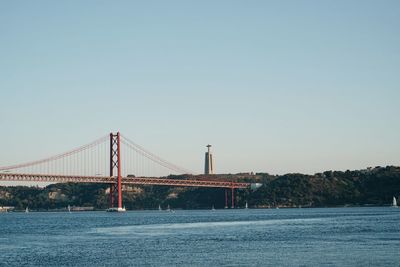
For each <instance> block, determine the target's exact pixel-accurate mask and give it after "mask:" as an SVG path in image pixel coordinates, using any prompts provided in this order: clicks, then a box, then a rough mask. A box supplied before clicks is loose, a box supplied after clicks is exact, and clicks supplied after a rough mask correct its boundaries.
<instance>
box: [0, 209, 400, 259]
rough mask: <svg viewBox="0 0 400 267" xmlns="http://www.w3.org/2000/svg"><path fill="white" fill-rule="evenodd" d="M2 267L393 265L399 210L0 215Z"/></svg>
mask: <svg viewBox="0 0 400 267" xmlns="http://www.w3.org/2000/svg"><path fill="white" fill-rule="evenodd" d="M0 265H2V266H83V265H86V266H111V265H114V266H174V265H180V266H217V265H220V266H276V265H279V266H400V209H395V208H389V207H379V208H326V209H279V210H278V209H258V210H253V209H249V210H239V209H238V210H217V211H211V210H200V211H199V210H196V211H189V210H185V211H181V210H178V211H176V212H174V213H173V212H167V211H130V212H126V213H106V212H73V213H61V212H59V213H51V212H48V213H39V212H37V213H36V212H30V213H16V212H15V213H0Z"/></svg>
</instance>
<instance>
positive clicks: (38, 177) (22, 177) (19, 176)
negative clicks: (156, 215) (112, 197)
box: [0, 173, 251, 188]
mask: <svg viewBox="0 0 400 267" xmlns="http://www.w3.org/2000/svg"><path fill="white" fill-rule="evenodd" d="M115 180H116V179H115V177H108V176H71V175H68V176H67V175H49V174H23V173H0V181H24V182H48V183H67V182H73V183H103V184H112V183H115ZM122 183H123V184H133V185H167V186H189V187H214V188H249V187H250V185H251V184H250V183H237V182H229V181H215V180H180V179H167V178H153V177H123V178H122Z"/></svg>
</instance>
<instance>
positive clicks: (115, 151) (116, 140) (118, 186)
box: [110, 132, 122, 209]
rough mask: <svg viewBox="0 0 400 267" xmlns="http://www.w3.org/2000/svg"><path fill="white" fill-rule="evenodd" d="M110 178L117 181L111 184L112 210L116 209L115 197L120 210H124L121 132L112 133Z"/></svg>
mask: <svg viewBox="0 0 400 267" xmlns="http://www.w3.org/2000/svg"><path fill="white" fill-rule="evenodd" d="M115 174H116V175H115ZM110 177H115V179H116V181H115V183H112V184H110V208H115V196H117V199H118V209H122V176H121V135H120V133H119V132H117V133H116V134H114V133H110Z"/></svg>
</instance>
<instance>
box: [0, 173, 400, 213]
mask: <svg viewBox="0 0 400 267" xmlns="http://www.w3.org/2000/svg"><path fill="white" fill-rule="evenodd" d="M174 178H181V179H185V178H187V176H179V177H177V176H175V177H174ZM191 178H192V179H193V177H191ZM197 178H199V179H202V178H203V179H204V178H206V177H204V176H200V177H197ZM212 178H213V179H231V180H236V181H246V182H260V183H263V187H261V188H260V189H259V190H257V191H255V192H251V191H250V190H238V191H237V193H236V205H237V206H239V207H243V206H244V205H245V202H246V201H247V202H248V204H249V206H250V207H275V206H280V207H297V206H303V207H321V206H341V205H387V204H389V203H390V202H391V199H392V197H393V196H396V197H399V196H400V167H393V166H388V167H376V168H373V169H372V168H370V169H366V170H361V171H345V172H339V171H327V172H324V173H318V174H315V175H304V174H286V175H280V176H278V175H269V174H267V173H258V174H237V175H215V176H213V177H212ZM224 192H225V191H224V189H209V188H177V187H175V188H171V187H164V186H142V187H126V188H125V192H124V205H125V206H126V208H127V209H156V208H158V205H161V206H162V207H163V208H165V207H166V206H167V205H170V206H171V207H172V208H175V209H178V208H182V209H193V208H210V207H211V206H212V205H214V206H215V208H223V207H224V205H225V193H224ZM68 205H70V206H71V207H73V206H91V207H94V208H95V209H105V208H107V206H108V189H107V185H104V184H74V183H66V184H52V185H49V186H47V187H45V188H39V187H26V186H14V187H0V206H14V207H15V208H16V209H25V207H29V208H30V209H32V210H47V209H65V207H66V206H68Z"/></svg>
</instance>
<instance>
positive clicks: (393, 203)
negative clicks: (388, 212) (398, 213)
mask: <svg viewBox="0 0 400 267" xmlns="http://www.w3.org/2000/svg"><path fill="white" fill-rule="evenodd" d="M392 207H393V208H398V206H397V201H396V198H395V197H393V202H392Z"/></svg>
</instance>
